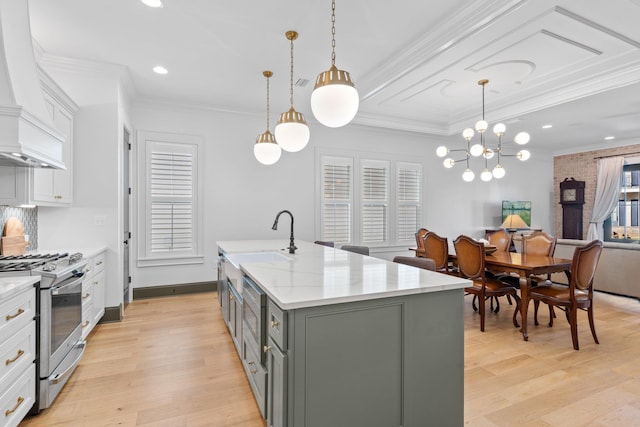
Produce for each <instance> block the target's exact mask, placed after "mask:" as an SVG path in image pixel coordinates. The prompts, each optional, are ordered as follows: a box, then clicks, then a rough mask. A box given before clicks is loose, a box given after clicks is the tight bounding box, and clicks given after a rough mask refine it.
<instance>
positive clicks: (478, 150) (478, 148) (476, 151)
mask: <svg viewBox="0 0 640 427" xmlns="http://www.w3.org/2000/svg"><path fill="white" fill-rule="evenodd" d="M483 152H484V147H483V146H482V145H480V144H474V145H472V146H471V149H470V150H469V153H470V154H471V155H472V156H473V157H478V156H482V153H483Z"/></svg>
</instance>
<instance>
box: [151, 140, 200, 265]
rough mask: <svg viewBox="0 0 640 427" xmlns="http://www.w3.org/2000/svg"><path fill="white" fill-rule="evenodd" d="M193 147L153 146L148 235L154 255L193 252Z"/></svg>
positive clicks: (154, 144)
mask: <svg viewBox="0 0 640 427" xmlns="http://www.w3.org/2000/svg"><path fill="white" fill-rule="evenodd" d="M194 157H195V152H194V151H193V148H192V147H190V146H182V145H178V144H171V143H163V142H157V143H153V144H150V153H148V157H147V158H148V161H149V164H148V166H149V168H148V171H149V174H150V176H149V180H148V183H149V192H148V194H149V198H150V221H149V234H148V238H149V239H150V241H149V243H150V246H149V248H150V251H151V254H158V253H167V252H189V253H191V252H194V250H195V247H194V246H195V239H194V228H195V227H194V226H195V223H194V165H195V158H194Z"/></svg>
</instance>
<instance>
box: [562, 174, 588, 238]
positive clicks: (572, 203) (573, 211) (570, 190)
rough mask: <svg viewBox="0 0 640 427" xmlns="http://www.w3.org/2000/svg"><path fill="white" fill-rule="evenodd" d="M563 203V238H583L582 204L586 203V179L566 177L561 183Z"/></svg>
mask: <svg viewBox="0 0 640 427" xmlns="http://www.w3.org/2000/svg"><path fill="white" fill-rule="evenodd" d="M560 204H561V205H562V238H563V239H578V240H582V205H584V181H576V180H575V179H574V178H573V177H572V178H565V179H564V181H562V182H561V183H560Z"/></svg>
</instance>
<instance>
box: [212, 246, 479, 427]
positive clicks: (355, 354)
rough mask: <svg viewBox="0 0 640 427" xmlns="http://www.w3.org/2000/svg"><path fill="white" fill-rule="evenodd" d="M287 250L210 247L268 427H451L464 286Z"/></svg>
mask: <svg viewBox="0 0 640 427" xmlns="http://www.w3.org/2000/svg"><path fill="white" fill-rule="evenodd" d="M296 245H297V246H298V250H297V251H296V253H295V254H288V253H287V252H286V251H285V250H283V249H282V248H285V247H286V246H287V242H285V241H277V240H274V241H222V242H218V252H219V254H220V256H221V264H220V267H219V268H220V269H221V272H220V276H219V280H220V283H219V285H220V286H219V292H221V305H222V307H223V311H224V310H225V304H226V307H227V308H228V307H230V306H233V305H234V304H236V309H235V316H229V315H228V313H227V314H226V315H225V320H227V321H228V322H229V323H232V322H233V321H234V319H235V321H236V323H235V324H234V325H233V329H232V326H230V330H233V331H234V332H233V333H234V334H235V335H234V340H237V342H238V343H240V345H239V346H238V352H239V354H240V357H241V359H242V361H243V365H244V367H245V371H246V373H247V376H248V378H249V382H250V384H251V386H252V389H253V391H254V395H255V397H256V401H257V403H258V406H259V407H260V409H261V410H262V412H263V415H264V416H265V417H266V418H267V420H268V425H269V426H296V427H315V426H350V427H352V426H356V427H357V426H367V427H372V426H380V427H389V426H402V427H411V426H416V427H417V426H425V425H438V426H446V425H456V426H459V425H462V424H463V415H464V414H463V388H464V383H463V382H464V376H463V367H464V354H463V352H464V347H463V334H464V329H463V314H462V312H463V288H464V287H465V286H466V285H468V281H466V280H463V279H460V278H458V277H453V276H447V275H444V274H440V273H436V272H432V271H426V270H420V269H417V268H414V267H410V266H406V265H401V264H396V263H392V262H389V261H385V260H382V259H377V258H373V257H369V256H363V255H360V254H356V253H351V252H346V251H342V250H340V249H334V248H330V247H326V246H320V245H315V244H313V243H308V242H296ZM234 270H237V271H239V272H240V274H241V276H242V283H241V284H239V283H238V280H237V277H236V279H235V280H231V279H229V278H228V277H233V276H234V275H235V274H231V273H233V271H234ZM226 272H229V273H230V274H226ZM227 298H228V300H227V301H225V299H227ZM238 300H241V301H242V302H241V304H240V305H237V304H238ZM238 308H241V309H240V315H238ZM232 317H233V318H234V319H232ZM238 321H240V324H238ZM229 323H228V324H229Z"/></svg>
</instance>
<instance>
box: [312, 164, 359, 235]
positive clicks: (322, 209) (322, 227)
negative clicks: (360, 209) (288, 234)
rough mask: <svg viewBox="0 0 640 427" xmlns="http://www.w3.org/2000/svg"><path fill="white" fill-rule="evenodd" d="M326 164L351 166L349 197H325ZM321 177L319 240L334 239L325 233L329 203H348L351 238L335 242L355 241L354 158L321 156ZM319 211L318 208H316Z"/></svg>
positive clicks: (319, 180)
mask: <svg viewBox="0 0 640 427" xmlns="http://www.w3.org/2000/svg"><path fill="white" fill-rule="evenodd" d="M325 165H334V166H348V167H349V198H345V199H325V198H324V182H325V179H324V170H325ZM318 170H319V179H318V193H319V196H318V197H317V198H316V199H317V200H318V199H321V200H320V202H319V203H320V209H319V212H320V218H319V230H318V233H316V235H318V236H320V239H319V240H332V241H334V240H333V238H332V237H331V236H329V237H327V236H326V235H325V233H324V230H325V223H324V218H325V211H326V206H327V205H328V204H346V205H347V206H348V209H349V220H348V227H349V231H348V232H347V234H348V236H349V238H348V239H347V241H334V242H335V243H337V244H339V245H344V244H350V243H351V242H352V241H353V234H354V228H353V220H354V203H353V199H354V187H353V181H354V175H355V174H354V168H353V158H349V157H338V156H320V157H319V168H318ZM316 211H318V210H316Z"/></svg>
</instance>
